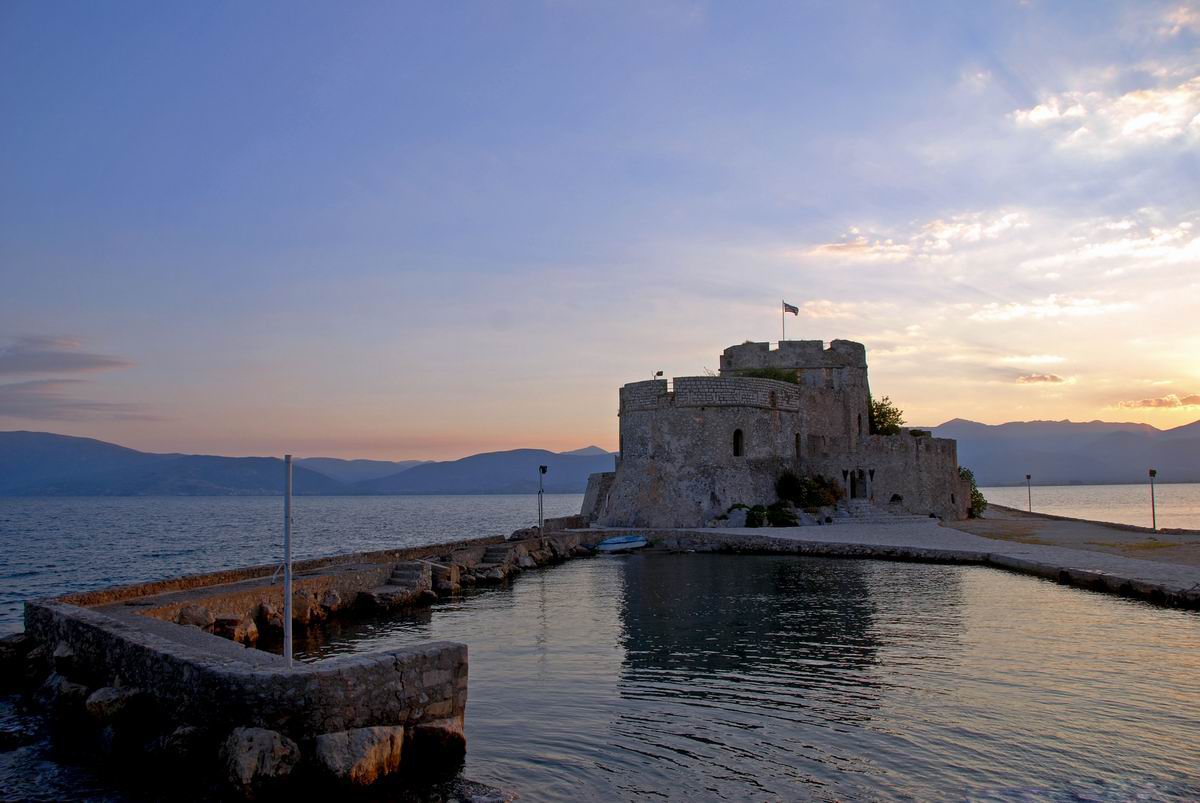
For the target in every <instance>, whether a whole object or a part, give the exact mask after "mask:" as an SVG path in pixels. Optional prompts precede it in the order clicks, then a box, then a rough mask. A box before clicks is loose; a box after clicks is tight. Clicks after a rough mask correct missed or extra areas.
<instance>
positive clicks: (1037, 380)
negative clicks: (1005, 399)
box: [1017, 374, 1067, 385]
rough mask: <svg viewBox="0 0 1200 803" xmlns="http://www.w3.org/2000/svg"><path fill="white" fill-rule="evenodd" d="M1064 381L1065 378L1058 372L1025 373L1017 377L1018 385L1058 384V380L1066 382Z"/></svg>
mask: <svg viewBox="0 0 1200 803" xmlns="http://www.w3.org/2000/svg"><path fill="white" fill-rule="evenodd" d="M1066 381H1067V380H1065V379H1063V378H1062V377H1061V376H1059V375H1058V374H1025V375H1024V376H1018V377H1017V384H1018V385H1043V384H1052V385H1056V384H1059V383H1060V382H1066Z"/></svg>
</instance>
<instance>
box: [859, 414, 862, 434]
mask: <svg viewBox="0 0 1200 803" xmlns="http://www.w3.org/2000/svg"><path fill="white" fill-rule="evenodd" d="M858 437H860V438H861V437H862V413H859V414H858Z"/></svg>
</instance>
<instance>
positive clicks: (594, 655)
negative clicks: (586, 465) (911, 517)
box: [305, 555, 1200, 801]
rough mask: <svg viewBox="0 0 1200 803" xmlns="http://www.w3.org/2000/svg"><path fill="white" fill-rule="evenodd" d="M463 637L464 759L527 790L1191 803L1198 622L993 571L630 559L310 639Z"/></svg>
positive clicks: (599, 794) (525, 579) (338, 644)
mask: <svg viewBox="0 0 1200 803" xmlns="http://www.w3.org/2000/svg"><path fill="white" fill-rule="evenodd" d="M427 639H452V640H457V641H463V642H466V643H467V644H469V645H470V661H471V678H470V701H469V703H468V712H467V734H468V739H469V742H470V749H469V753H468V756H467V764H466V767H465V774H466V775H467V776H468V777H471V778H476V779H478V780H482V781H485V782H491V783H496V784H498V785H501V786H504V787H508V788H512V789H516V790H518V791H520V792H521V794H522V795H523V797H524V798H525V799H530V800H560V799H573V800H579V801H610V800H630V799H642V798H647V797H667V798H673V799H680V800H746V799H752V800H810V799H817V800H833V799H837V800H864V799H869V800H878V799H886V800H914V799H915V800H926V799H945V798H957V799H963V798H967V799H980V800H986V799H1005V800H1010V799H1021V800H1080V799H1087V800H1114V801H1115V800H1125V799H1129V798H1134V797H1140V798H1142V799H1151V800H1160V799H1196V797H1197V793H1198V792H1200V789H1198V788H1197V786H1196V783H1195V778H1194V776H1193V775H1192V774H1191V773H1193V772H1194V768H1195V767H1196V766H1198V765H1200V747H1198V745H1200V724H1198V723H1197V721H1196V720H1195V717H1194V716H1193V715H1192V708H1193V706H1192V705H1191V701H1194V700H1196V699H1200V674H1198V673H1197V672H1196V671H1195V670H1196V668H1197V660H1196V658H1195V655H1197V654H1200V617H1197V616H1196V615H1195V614H1189V613H1185V612H1180V611H1168V610H1162V609H1157V608H1153V607H1150V606H1147V605H1141V604H1139V603H1133V602H1130V601H1127V600H1121V599H1117V598H1112V597H1105V596H1101V595H1097V594H1092V593H1089V592H1084V591H1079V590H1077V589H1069V588H1064V587H1060V586H1056V585H1054V584H1052V583H1047V582H1043V581H1040V580H1035V579H1031V578H1027V577H1020V576H1017V575H1012V574H1006V573H1003V572H997V571H994V570H990V569H984V568H978V567H960V566H931V565H922V564H904V563H883V562H877V561H843V560H820V559H803V558H796V557H789V556H779V557H771V556H758V557H755V556H736V557H735V556H714V555H633V556H628V557H623V558H597V559H594V560H584V561H573V562H571V563H568V564H564V565H562V566H558V567H554V568H551V569H548V570H544V571H532V572H527V573H525V574H523V575H522V576H521V577H520V578H519V579H518V580H517V582H516V583H514V584H513V586H512V587H511V588H506V589H498V590H491V591H487V592H484V593H480V594H476V595H473V596H469V597H463V598H461V599H458V600H454V601H451V602H448V603H444V604H439V605H436V606H435V607H434V608H432V609H431V610H429V611H426V612H425V614H424V615H422V616H421V617H416V618H411V617H410V618H406V619H398V620H373V621H371V620H364V621H361V622H357V623H353V624H350V625H344V626H338V627H337V629H334V628H332V627H326V628H325V632H323V633H321V634H320V635H319V637H318V638H313V639H312V640H310V641H308V642H305V644H306V649H309V650H311V653H310V654H311V655H312V656H314V657H315V656H317V655H331V654H338V653H347V652H360V651H367V650H374V649H380V648H386V647H393V646H400V645H401V644H405V643H415V642H420V641H424V640H427Z"/></svg>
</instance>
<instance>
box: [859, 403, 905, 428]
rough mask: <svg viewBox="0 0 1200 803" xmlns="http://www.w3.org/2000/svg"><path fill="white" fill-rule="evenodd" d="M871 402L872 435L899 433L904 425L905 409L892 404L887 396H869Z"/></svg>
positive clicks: (869, 411)
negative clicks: (877, 397)
mask: <svg viewBox="0 0 1200 803" xmlns="http://www.w3.org/2000/svg"><path fill="white" fill-rule="evenodd" d="M867 398H868V399H869V400H870V402H871V405H870V408H869V409H868V417H869V418H870V421H871V434H872V435H899V434H900V427H901V426H903V425H904V411H903V410H901V409H900V408H899V407H897V406H896V405H894V404H892V400H891V399H889V398H888V397H887V396H884V397H883V398H882V399H876V398H874V397H871V396H868V397H867Z"/></svg>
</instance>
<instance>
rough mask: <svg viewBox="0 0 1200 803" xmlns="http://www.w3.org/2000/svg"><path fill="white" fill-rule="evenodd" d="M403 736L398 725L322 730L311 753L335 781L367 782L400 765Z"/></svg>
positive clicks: (389, 772) (388, 772)
mask: <svg viewBox="0 0 1200 803" xmlns="http://www.w3.org/2000/svg"><path fill="white" fill-rule="evenodd" d="M404 736H405V733H404V728H403V727H401V726H390V727H388V726H377V727H370V728H355V729H354V730H347V731H340V732H338V733H326V734H322V735H321V736H318V737H317V738H316V745H315V748H314V757H315V759H316V761H317V763H318V764H319V765H320V766H321V767H322V768H323V769H324V770H325V772H327V773H328V774H330V775H332V776H333V777H334V778H336V779H338V780H339V781H341V782H343V783H349V784H352V785H354V786H368V785H370V784H373V783H375V782H376V781H378V780H380V779H381V778H384V777H386V776H388V775H391V774H392V773H394V772H396V771H398V770H399V769H400V759H401V756H402V753H403V749H404Z"/></svg>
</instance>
